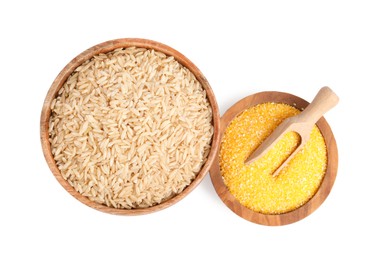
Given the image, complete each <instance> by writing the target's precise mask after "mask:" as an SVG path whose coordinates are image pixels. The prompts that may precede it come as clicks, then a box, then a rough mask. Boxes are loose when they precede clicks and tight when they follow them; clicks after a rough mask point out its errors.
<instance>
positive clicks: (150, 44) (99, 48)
mask: <svg viewBox="0 0 379 260" xmlns="http://www.w3.org/2000/svg"><path fill="white" fill-rule="evenodd" d="M132 46H136V47H141V48H147V49H154V50H156V51H160V52H162V53H165V54H167V55H170V56H173V57H174V58H175V59H176V60H177V61H178V62H179V63H181V64H182V65H183V66H185V67H187V68H188V69H189V70H190V71H191V72H192V73H193V74H194V75H195V76H196V78H197V80H198V81H199V82H200V83H201V84H202V86H203V88H204V89H205V91H206V93H207V97H208V100H209V102H210V105H211V107H212V111H213V127H214V134H213V138H212V146H211V150H210V153H209V155H208V158H207V160H206V162H205V164H204V165H203V167H202V169H201V170H200V172H199V173H198V175H197V177H196V178H195V179H194V180H193V181H192V182H191V183H190V185H188V186H187V187H186V188H185V189H184V190H183V192H181V193H180V194H178V195H176V196H175V197H173V198H171V199H169V200H166V201H165V202H162V203H160V204H158V205H155V206H152V207H149V208H138V209H115V208H111V207H107V206H106V205H102V204H98V203H96V202H93V201H91V200H89V199H88V198H87V197H85V196H83V195H81V194H80V193H79V192H77V191H76V190H75V189H74V188H73V187H72V186H71V185H70V184H69V183H68V182H67V181H66V180H65V179H64V178H63V177H62V175H61V173H60V171H59V169H58V167H57V165H56V163H55V161H54V158H53V155H52V153H51V148H50V142H49V130H48V127H49V118H50V114H51V109H50V107H51V103H52V101H53V100H54V99H55V97H56V96H57V93H58V91H59V89H60V88H61V87H62V86H63V84H64V83H65V81H66V80H67V78H68V77H69V76H70V75H71V73H72V72H73V71H74V70H75V69H76V68H77V67H78V66H80V65H81V64H82V63H83V62H85V61H86V60H88V59H90V58H92V57H93V56H94V55H97V54H100V53H106V52H109V51H112V50H115V49H117V48H127V47H132ZM219 129H220V114H219V109H218V106H217V102H216V98H215V96H214V94H213V91H212V89H211V86H210V85H209V83H208V81H207V80H206V78H205V77H204V76H203V74H202V73H201V72H200V70H199V69H198V68H197V67H196V66H195V65H194V64H193V63H192V62H191V61H190V60H189V59H187V58H186V57H185V56H184V55H183V54H181V53H180V52H178V51H176V50H174V49H173V48H171V47H169V46H167V45H164V44H162V43H159V42H155V41H151V40H146V39H133V38H125V39H117V40H111V41H107V42H104V43H100V44H98V45H95V46H93V47H92V48H89V49H88V50H86V51H84V52H82V53H81V54H79V55H78V56H76V57H75V58H74V59H73V60H72V61H71V62H69V63H68V64H67V65H66V66H65V67H64V68H63V69H62V71H61V72H60V73H59V75H58V76H57V77H56V79H55V80H54V82H53V83H52V85H51V87H50V89H49V91H48V93H47V96H46V99H45V102H44V104H43V108H42V113H41V122H40V135H41V136H40V137H41V143H42V150H43V153H44V156H45V159H46V162H47V164H48V166H49V167H50V170H51V171H52V173H53V174H54V176H55V178H56V179H57V180H58V182H59V183H60V184H61V185H62V186H63V188H65V189H66V190H67V191H68V192H69V193H70V194H71V195H72V196H73V197H74V198H76V199H78V200H79V201H81V202H82V203H84V204H86V205H87V206H89V207H92V208H94V209H97V210H100V211H103V212H106V213H111V214H118V215H141V214H147V213H151V212H155V211H158V210H161V209H164V208H167V207H169V206H171V205H173V204H175V203H176V202H178V201H180V200H181V199H183V198H184V197H185V196H187V195H188V194H189V193H190V192H191V191H192V190H193V189H194V188H195V187H196V186H197V185H198V184H199V183H200V182H201V181H202V179H203V178H204V176H205V175H206V173H207V172H208V170H209V168H210V166H211V164H212V162H213V160H214V158H215V156H216V154H217V151H218V145H219V139H220V134H219Z"/></svg>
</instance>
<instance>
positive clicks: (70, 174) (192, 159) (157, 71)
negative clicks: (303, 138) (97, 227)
mask: <svg viewBox="0 0 379 260" xmlns="http://www.w3.org/2000/svg"><path fill="white" fill-rule="evenodd" d="M51 109H52V114H51V117H50V121H49V134H50V144H51V151H52V154H53V156H54V159H55V161H56V164H57V167H58V168H59V170H60V172H61V174H62V176H63V178H64V179H65V180H67V181H68V183H69V184H70V185H71V186H72V187H74V188H75V190H76V191H78V192H79V193H81V194H82V195H84V196H86V197H88V198H89V199H90V200H92V201H95V202H97V203H100V204H105V205H107V206H109V207H114V208H125V209H132V208H144V207H150V206H153V205H156V204H159V203H162V202H163V201H165V200H167V199H169V198H171V197H173V196H175V195H176V194H179V193H180V192H182V191H183V190H184V189H185V188H186V187H187V186H188V185H189V184H190V183H191V181H192V180H193V179H194V178H195V177H196V175H197V173H198V172H199V171H200V169H201V168H202V165H203V164H204V162H205V160H206V158H207V156H208V153H209V150H210V143H211V139H212V135H213V126H212V110H211V106H210V104H209V102H208V100H207V96H206V92H205V90H204V89H203V88H202V86H201V84H200V83H199V82H198V81H197V79H196V78H195V76H194V75H193V74H192V73H191V72H190V71H189V70H188V69H187V68H185V67H183V66H182V65H181V64H180V63H178V62H177V61H176V60H175V59H174V58H173V57H171V56H166V55H165V54H163V53H161V52H157V51H154V50H151V49H143V48H135V47H131V48H127V49H122V48H121V49H117V50H114V51H111V52H109V53H105V54H99V55H97V56H94V57H93V58H92V59H90V60H87V61H86V62H84V63H83V64H82V65H81V66H79V67H78V68H77V69H76V70H75V71H74V72H73V73H72V74H71V76H70V77H69V78H68V79H67V81H66V82H65V84H64V85H63V87H62V88H61V89H60V91H59V93H58V96H57V97H56V99H55V100H54V101H53V102H52V105H51Z"/></svg>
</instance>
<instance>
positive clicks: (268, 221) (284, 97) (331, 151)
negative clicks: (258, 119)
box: [210, 91, 338, 226]
mask: <svg viewBox="0 0 379 260" xmlns="http://www.w3.org/2000/svg"><path fill="white" fill-rule="evenodd" d="M266 102H275V103H286V104H289V105H291V106H294V107H296V108H298V109H304V108H305V107H306V106H307V105H308V104H309V103H308V102H307V101H305V100H304V99H301V98H299V97H297V96H294V95H291V94H288V93H283V92H274V91H272V92H260V93H257V94H254V95H251V96H248V97H246V98H244V99H241V100H240V101H238V102H237V103H236V104H235V105H233V106H232V107H231V108H229V110H228V111H226V113H225V114H224V115H223V116H222V118H221V129H220V138H221V140H222V137H223V135H224V132H225V129H226V128H227V127H228V125H229V123H230V122H231V121H232V120H233V119H234V118H235V117H236V116H238V115H239V114H240V113H241V112H243V111H244V110H246V109H248V108H250V107H253V106H255V105H258V104H261V103H266ZM317 126H318V128H319V129H320V131H321V133H322V135H323V137H324V139H325V143H326V148H327V153H328V157H327V158H328V162H327V168H326V173H325V176H324V179H323V180H322V183H321V185H320V187H319V189H318V190H317V192H316V193H315V195H314V196H313V197H312V198H311V199H310V200H309V201H308V202H307V203H305V204H304V205H303V206H301V207H299V208H297V209H295V210H293V211H290V212H287V213H283V214H276V215H269V214H262V213H257V212H255V211H253V210H251V209H248V208H246V207H245V206H243V205H242V204H240V203H239V201H238V200H237V199H236V198H235V197H234V196H233V195H232V194H231V193H230V192H229V189H228V187H227V186H226V185H225V183H224V181H223V178H222V175H221V172H220V164H219V156H218V153H217V156H216V158H215V162H214V163H213V165H212V167H211V169H210V175H211V180H212V183H213V186H214V187H215V189H216V191H217V194H218V195H219V197H220V198H221V200H222V201H223V202H224V203H225V204H226V206H228V207H229V208H230V209H231V210H232V211H233V212H234V213H236V214H237V215H238V216H240V217H242V218H244V219H246V220H249V221H251V222H254V223H257V224H262V225H268V226H279V225H286V224H290V223H293V222H296V221H299V220H301V219H303V218H305V217H306V216H308V215H310V214H311V213H312V212H313V211H315V210H316V209H317V208H318V207H319V206H320V205H321V204H322V203H323V202H324V200H325V199H326V197H327V196H328V195H329V193H330V191H331V189H332V187H333V184H334V181H335V179H336V175H337V167H338V151H337V145H336V141H335V139H334V136H333V132H332V130H331V129H330V127H329V125H328V123H327V122H326V120H325V118H324V117H322V118H321V119H320V120H319V121H318V122H317Z"/></svg>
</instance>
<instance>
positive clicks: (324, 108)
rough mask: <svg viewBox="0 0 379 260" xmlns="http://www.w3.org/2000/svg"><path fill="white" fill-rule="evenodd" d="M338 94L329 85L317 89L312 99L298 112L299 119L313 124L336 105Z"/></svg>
mask: <svg viewBox="0 0 379 260" xmlns="http://www.w3.org/2000/svg"><path fill="white" fill-rule="evenodd" d="M338 101H339V98H338V96H337V95H336V94H335V93H334V92H333V90H331V89H330V88H329V87H323V88H321V89H320V90H319V92H318V93H317V95H316V96H315V98H314V99H313V101H312V102H311V103H310V104H309V105H308V106H307V107H306V108H305V109H304V111H303V112H301V113H300V114H299V119H302V120H304V121H306V122H308V123H311V124H315V123H316V122H317V121H318V120H319V119H320V118H321V117H322V116H323V115H324V114H325V113H326V112H328V111H329V110H330V109H332V108H333V107H334V106H335V105H337V103H338Z"/></svg>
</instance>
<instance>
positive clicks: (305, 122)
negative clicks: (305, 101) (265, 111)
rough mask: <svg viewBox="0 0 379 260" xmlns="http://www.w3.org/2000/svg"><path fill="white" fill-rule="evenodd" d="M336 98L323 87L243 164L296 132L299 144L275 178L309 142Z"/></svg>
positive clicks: (335, 103)
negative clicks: (285, 136) (312, 132)
mask: <svg viewBox="0 0 379 260" xmlns="http://www.w3.org/2000/svg"><path fill="white" fill-rule="evenodd" d="M338 100H339V98H338V96H337V95H336V94H335V93H334V92H333V91H332V90H331V89H330V88H329V87H323V88H321V89H320V91H319V92H318V93H317V95H316V97H315V98H314V99H313V101H312V103H310V104H309V105H308V106H307V107H306V108H305V109H304V111H303V112H301V113H300V114H298V115H296V116H293V117H289V118H287V119H285V120H284V121H283V122H282V123H281V124H280V125H279V126H278V127H277V128H275V130H274V131H273V132H272V133H271V135H270V136H269V137H267V138H266V139H265V140H264V141H263V142H262V144H261V145H260V146H259V147H258V148H257V149H256V150H255V151H254V152H253V153H252V154H251V155H250V156H249V157H248V158H247V159H246V161H245V163H246V164H250V163H252V162H253V161H255V160H258V159H259V158H261V157H262V156H263V155H264V154H266V153H267V152H268V151H269V150H270V149H271V148H272V147H274V145H275V144H276V143H277V142H278V141H279V140H280V139H281V138H282V137H283V135H284V134H286V133H288V132H292V131H293V132H296V133H298V134H299V135H300V138H301V140H300V144H299V145H298V146H297V147H296V149H295V150H294V151H293V152H292V154H291V155H290V156H288V158H287V159H286V160H285V161H284V162H283V163H282V164H281V165H280V166H279V168H277V169H276V170H275V172H274V173H273V176H274V177H275V176H277V175H278V174H279V173H280V171H281V170H282V169H283V168H284V167H285V166H286V165H287V164H288V163H289V162H290V161H291V159H292V158H293V157H294V156H295V154H296V153H297V152H299V151H300V150H301V149H302V148H303V147H304V145H305V144H306V142H307V141H308V140H309V138H310V135H311V131H312V128H313V126H314V125H315V124H316V122H317V121H318V120H319V119H320V118H321V117H322V116H323V115H324V114H325V113H326V112H327V111H329V110H330V109H331V108H332V107H334V106H335V105H337V103H338Z"/></svg>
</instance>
